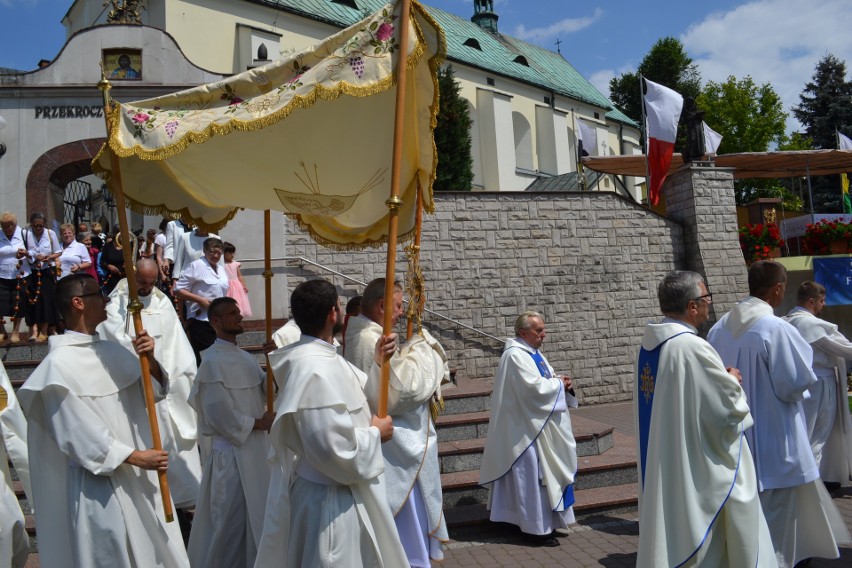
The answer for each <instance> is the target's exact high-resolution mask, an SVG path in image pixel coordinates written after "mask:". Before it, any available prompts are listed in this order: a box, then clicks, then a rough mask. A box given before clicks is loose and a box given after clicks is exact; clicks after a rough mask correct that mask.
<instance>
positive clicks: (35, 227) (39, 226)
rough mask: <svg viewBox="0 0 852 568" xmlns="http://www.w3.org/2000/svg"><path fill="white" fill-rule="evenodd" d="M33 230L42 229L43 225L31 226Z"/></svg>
mask: <svg viewBox="0 0 852 568" xmlns="http://www.w3.org/2000/svg"><path fill="white" fill-rule="evenodd" d="M31 226H32V228H33V229H44V225H31Z"/></svg>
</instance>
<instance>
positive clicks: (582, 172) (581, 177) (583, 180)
mask: <svg viewBox="0 0 852 568" xmlns="http://www.w3.org/2000/svg"><path fill="white" fill-rule="evenodd" d="M571 116H572V117H573V119H574V132H575V133H576V132H580V118H579V117H578V116H577V114H576V113H575V112H574V109H573V108H572V109H571ZM575 138H577V139H578V140H582V139H581V138H580V137H578V136H576V135H575ZM584 145H585V144H584ZM577 175H578V176H579V180H580V182H581V183H582V184H583V190H584V191H589V182H588V180H587V179H586V172H585V170H584V169H583V154H582V152H581V151H580V145H579V144H577Z"/></svg>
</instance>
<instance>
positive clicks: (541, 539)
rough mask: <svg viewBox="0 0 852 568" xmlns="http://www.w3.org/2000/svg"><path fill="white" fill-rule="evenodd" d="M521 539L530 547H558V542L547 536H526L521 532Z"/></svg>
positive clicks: (526, 534)
mask: <svg viewBox="0 0 852 568" xmlns="http://www.w3.org/2000/svg"><path fill="white" fill-rule="evenodd" d="M521 537H523V539H524V540H525V541H526V542H528V543H529V544H530V545H531V546H546V547H548V548H552V547H554V546H559V541H558V540H556V538H555V537H553V536H551V535H549V534H528V533H525V532H522V533H521Z"/></svg>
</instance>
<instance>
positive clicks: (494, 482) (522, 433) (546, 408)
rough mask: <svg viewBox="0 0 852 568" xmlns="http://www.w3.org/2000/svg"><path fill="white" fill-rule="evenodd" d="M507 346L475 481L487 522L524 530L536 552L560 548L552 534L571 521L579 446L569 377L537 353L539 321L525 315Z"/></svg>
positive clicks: (540, 334) (542, 330)
mask: <svg viewBox="0 0 852 568" xmlns="http://www.w3.org/2000/svg"><path fill="white" fill-rule="evenodd" d="M515 335H516V337H515V338H514V339H508V340H507V341H506V347H505V348H504V350H503V356H502V357H501V358H500V365H499V366H498V367H497V376H496V377H495V379H494V390H493V391H492V393H491V417H490V418H489V420H488V439H487V440H486V442H485V452H484V453H483V455H482V466H481V467H480V470H479V482H480V483H481V484H482V485H486V486H487V487H488V489H489V491H488V509H489V510H490V511H491V520H492V521H497V522H504V523H511V524H513V525H517V526H518V527H519V528H520V529H521V533H522V535H523V537H524V539H525V540H526V541H527V542H529V543H530V544H531V545H534V546H559V541H558V540H556V536H557V532H556V529H560V528H565V527H567V526H568V525H569V524H571V523H573V522H574V509H573V504H574V487H573V485H574V476H575V474H576V473H577V444H576V442H575V440H574V432H573V430H572V428H571V417H570V416H569V415H568V408H569V407H572V408H573V407H576V406H577V399H576V398H575V396H574V390H573V388H572V381H571V378H570V377H568V376H566V375H557V374H556V373H555V372H554V370H553V367H551V366H550V364H549V363H548V362H547V359H545V357H544V355H542V353H541V352H540V351H539V349H540V348H541V345H542V343H543V342H544V338H545V335H546V331H545V327H544V317H543V316H542V315H541V314H539V313H537V312H532V311H529V312H524V313H522V314H521V315H520V316H518V319H517V320H516V321H515Z"/></svg>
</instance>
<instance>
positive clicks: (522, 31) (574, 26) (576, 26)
mask: <svg viewBox="0 0 852 568" xmlns="http://www.w3.org/2000/svg"><path fill="white" fill-rule="evenodd" d="M603 14H604V12H603V10H602V9H600V8H595V13H594V14H592V15H591V16H588V17H586V18H566V19H564V20H559V21H558V22H554V23H552V24H550V25H549V26H544V27H540V28H531V29H527V28H526V26H524V25H523V24H521V25H519V26H517V27H516V28H515V31H514V32H512V34H511V35H512V36H514V37H516V38H518V39H522V40H524V41H529V42H532V43H542V42H545V41H547V40H550V39H553V38H555V37H557V36H558V35H559V34H571V33H574V32H578V31H580V30H584V29H586V28H588V27H589V26H591V25H592V24H593V23H595V22H596V21H597V20H599V19H600V18H601V16H603Z"/></svg>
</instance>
